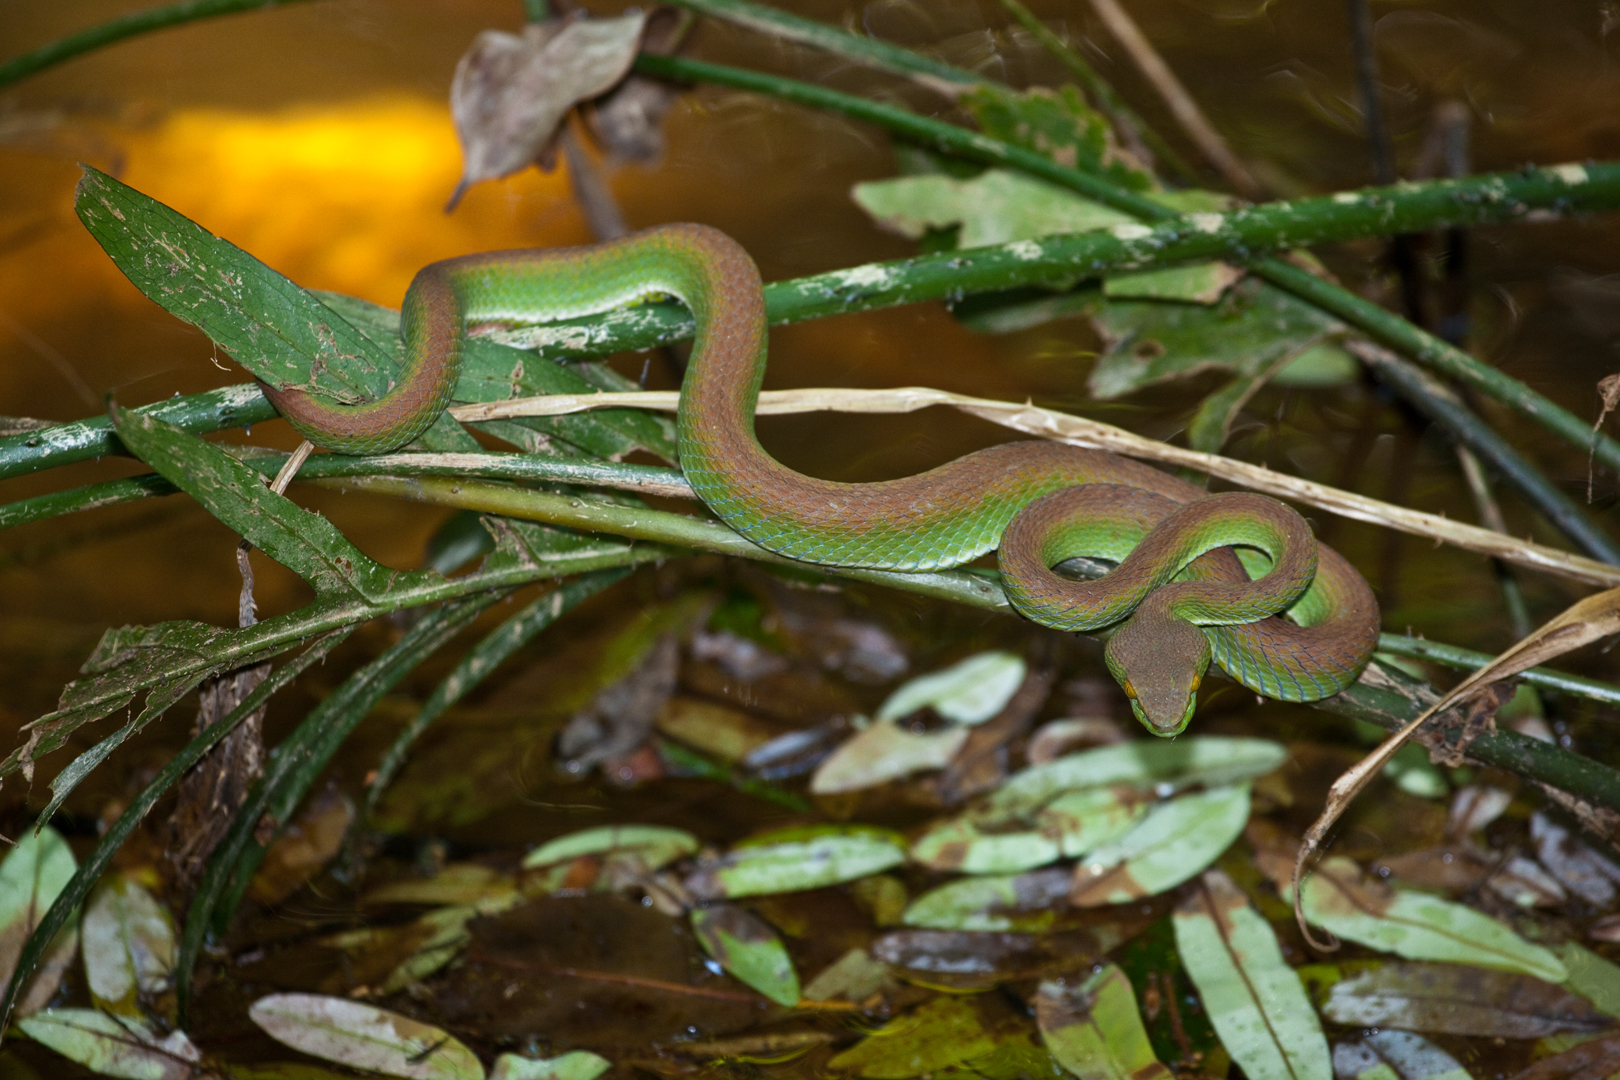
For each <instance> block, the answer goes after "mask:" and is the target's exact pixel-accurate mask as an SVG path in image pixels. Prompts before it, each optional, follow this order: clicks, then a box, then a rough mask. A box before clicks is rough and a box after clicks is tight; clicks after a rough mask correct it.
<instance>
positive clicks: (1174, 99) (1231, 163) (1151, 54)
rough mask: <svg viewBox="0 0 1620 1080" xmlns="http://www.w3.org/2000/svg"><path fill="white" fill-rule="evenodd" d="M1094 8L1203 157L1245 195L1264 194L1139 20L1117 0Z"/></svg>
mask: <svg viewBox="0 0 1620 1080" xmlns="http://www.w3.org/2000/svg"><path fill="white" fill-rule="evenodd" d="M1091 8H1092V10H1093V11H1095V12H1096V13H1097V17H1098V18H1100V19H1101V20H1102V21H1103V24H1104V25H1105V26H1107V27H1108V30H1109V32H1110V33H1112V34H1113V35H1114V37H1115V38H1117V39H1118V40H1119V43H1120V44H1121V45H1123V46H1124V47H1125V51H1126V52H1127V53H1129V54H1130V57H1131V60H1132V61H1134V62H1135V64H1136V66H1137V68H1139V69H1140V70H1141V72H1142V75H1143V76H1144V77H1145V78H1146V79H1147V81H1148V82H1149V83H1150V84H1151V85H1152V87H1153V89H1154V90H1155V91H1157V92H1158V95H1159V97H1161V98H1163V99H1164V103H1165V105H1166V106H1167V107H1168V108H1169V109H1170V115H1171V116H1174V117H1175V118H1176V123H1178V124H1180V125H1181V130H1182V131H1184V132H1186V133H1187V138H1189V139H1191V140H1192V142H1193V145H1194V146H1196V147H1198V149H1199V151H1200V152H1202V153H1203V155H1204V157H1206V158H1208V159H1209V162H1210V164H1212V165H1214V166H1215V168H1216V170H1217V171H1219V172H1220V174H1221V176H1223V177H1225V179H1226V182H1227V183H1228V184H1230V185H1232V190H1233V191H1235V192H1237V193H1238V194H1239V195H1241V196H1243V197H1244V198H1245V199H1252V200H1258V199H1263V198H1265V192H1264V191H1263V190H1262V189H1261V187H1260V182H1259V181H1258V180H1256V179H1255V178H1254V175H1253V174H1252V173H1250V172H1249V170H1248V168H1246V167H1245V166H1244V164H1243V162H1241V161H1239V160H1238V156H1237V155H1236V154H1234V153H1232V149H1231V147H1229V146H1227V145H1226V140H1225V139H1223V138H1222V137H1221V133H1220V132H1219V131H1216V130H1215V125H1214V124H1211V123H1210V122H1209V118H1208V117H1206V116H1205V115H1204V110H1202V109H1200V108H1199V107H1198V102H1196V101H1194V100H1193V96H1192V95H1191V94H1189V93H1188V92H1187V88H1186V87H1185V86H1183V85H1181V80H1180V79H1178V78H1176V73H1175V72H1173V71H1171V70H1170V65H1169V64H1166V63H1165V62H1164V58H1163V57H1161V56H1160V55H1159V51H1158V50H1157V49H1155V48H1154V47H1153V43H1152V42H1151V41H1149V40H1148V39H1147V35H1146V34H1144V33H1142V30H1141V28H1140V27H1139V26H1137V25H1136V20H1134V19H1132V18H1131V17H1130V15H1128V14H1127V13H1126V11H1125V9H1124V8H1122V7H1120V6H1119V4H1118V3H1116V2H1115V0H1091Z"/></svg>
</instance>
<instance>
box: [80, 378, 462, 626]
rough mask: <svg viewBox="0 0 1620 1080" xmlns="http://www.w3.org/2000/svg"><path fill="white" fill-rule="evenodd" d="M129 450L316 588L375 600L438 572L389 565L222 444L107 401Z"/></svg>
mask: <svg viewBox="0 0 1620 1080" xmlns="http://www.w3.org/2000/svg"><path fill="white" fill-rule="evenodd" d="M112 415H113V427H114V428H115V429H116V430H117V431H118V437H119V438H120V439H122V440H123V441H124V444H125V445H126V446H128V447H129V449H130V451H131V452H132V453H133V454H134V455H135V456H136V457H138V458H140V459H141V460H142V461H145V462H146V463H147V464H149V465H151V466H152V467H153V468H154V469H156V470H157V471H158V472H159V473H162V474H163V476H164V477H165V478H166V479H168V480H169V481H170V482H171V483H173V484H174V485H175V487H178V488H179V489H180V490H182V491H184V492H185V493H186V494H188V495H190V496H191V497H192V498H194V499H196V500H197V501H198V502H200V503H202V505H203V507H204V508H205V509H207V510H208V512H209V513H211V514H213V515H214V516H215V517H217V518H219V520H221V521H223V522H224V523H225V524H226V525H228V526H230V527H231V528H232V529H234V530H235V531H236V532H238V533H240V534H241V535H242V536H243V537H244V538H246V539H247V540H248V541H249V542H250V543H252V544H253V546H254V547H256V548H258V549H259V550H260V551H263V552H264V553H265V554H266V555H268V556H270V557H271V558H272V559H274V560H276V561H277V562H279V563H280V564H281V565H283V566H285V567H286V568H287V569H289V570H291V571H293V573H295V574H297V575H298V576H299V577H301V578H303V579H304V580H305V581H307V582H309V583H310V585H311V586H313V587H314V589H315V592H316V594H317V595H323V594H324V595H339V596H344V595H347V596H354V597H358V598H363V599H365V600H370V601H376V600H378V599H380V598H381V597H383V596H384V595H386V594H387V592H388V591H389V590H390V589H392V588H395V587H403V588H411V587H413V586H420V585H422V584H424V583H427V582H430V581H433V580H436V579H438V577H439V575H437V574H431V573H427V572H423V571H412V572H408V573H407V572H401V571H396V570H390V569H389V568H388V567H386V566H383V565H381V564H380V563H377V562H374V561H372V559H371V558H370V557H369V556H368V555H366V554H365V553H364V552H362V551H361V550H360V549H359V548H357V547H355V546H354V544H353V543H352V542H351V541H350V540H349V538H348V537H346V536H344V535H343V534H342V533H341V532H339V531H338V528H337V526H335V525H333V524H332V523H331V522H330V521H328V520H326V518H325V517H323V516H321V515H320V514H317V513H314V512H312V511H309V510H305V509H304V508H303V507H301V506H299V505H298V504H297V503H295V502H293V501H292V500H291V499H289V498H287V497H286V496H284V495H277V494H276V493H275V492H273V491H271V490H270V489H269V488H267V487H265V484H264V477H263V476H262V475H261V474H260V473H258V472H256V471H255V470H253V469H251V468H249V467H248V466H246V465H244V464H242V463H241V462H240V461H237V460H236V459H235V458H233V457H231V456H230V455H229V454H227V453H225V451H223V450H221V449H219V448H218V447H217V446H215V445H213V444H212V443H209V442H206V441H204V440H203V439H200V438H198V437H197V436H195V435H191V434H188V433H187V432H185V431H182V430H181V429H180V428H177V427H175V426H174V425H173V424H168V423H165V422H163V421H162V420H158V419H155V418H153V417H151V416H149V415H147V414H145V413H142V412H139V411H137V410H134V409H120V408H118V407H117V406H113V408H112Z"/></svg>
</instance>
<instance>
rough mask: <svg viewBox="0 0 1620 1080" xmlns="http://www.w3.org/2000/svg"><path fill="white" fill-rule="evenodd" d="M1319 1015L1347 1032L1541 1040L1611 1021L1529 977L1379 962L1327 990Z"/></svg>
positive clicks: (1559, 989)
mask: <svg viewBox="0 0 1620 1080" xmlns="http://www.w3.org/2000/svg"><path fill="white" fill-rule="evenodd" d="M1322 1015H1323V1016H1324V1017H1326V1018H1327V1019H1329V1020H1331V1021H1333V1022H1334V1023H1336V1024H1347V1025H1350V1026H1351V1027H1373V1028H1387V1027H1392V1028H1400V1029H1402V1030H1404V1031H1427V1032H1433V1033H1436V1034H1440V1035H1484V1036H1486V1037H1490V1038H1504V1039H1540V1038H1544V1037H1546V1036H1548V1035H1553V1034H1556V1033H1558V1032H1570V1033H1573V1034H1597V1033H1599V1032H1603V1031H1607V1030H1610V1029H1612V1028H1613V1026H1614V1019H1613V1018H1612V1017H1610V1016H1607V1015H1605V1014H1603V1013H1601V1012H1599V1011H1598V1010H1597V1009H1595V1008H1593V1007H1592V1004H1591V1003H1590V1002H1588V1001H1587V1000H1586V999H1585V998H1581V997H1577V996H1576V995H1574V994H1572V993H1570V992H1569V991H1568V990H1565V989H1564V988H1562V987H1559V986H1554V985H1553V984H1552V983H1548V982H1543V981H1542V980H1540V979H1535V978H1531V977H1530V976H1528V975H1515V974H1512V973H1511V972H1506V971H1490V970H1485V969H1482V968H1475V967H1464V966H1461V965H1457V964H1408V963H1385V964H1379V965H1377V966H1375V967H1373V968H1372V969H1371V970H1368V971H1363V972H1361V973H1360V974H1357V975H1352V976H1350V977H1349V978H1346V979H1343V980H1340V981H1339V982H1336V983H1334V984H1333V986H1332V987H1331V989H1330V990H1329V992H1328V994H1327V999H1326V1000H1325V1001H1323V1002H1322Z"/></svg>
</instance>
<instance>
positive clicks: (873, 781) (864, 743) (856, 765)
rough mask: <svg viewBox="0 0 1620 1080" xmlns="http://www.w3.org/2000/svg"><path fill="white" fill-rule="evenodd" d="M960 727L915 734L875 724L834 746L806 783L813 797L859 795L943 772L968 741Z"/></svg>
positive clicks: (887, 724)
mask: <svg viewBox="0 0 1620 1080" xmlns="http://www.w3.org/2000/svg"><path fill="white" fill-rule="evenodd" d="M968 734H969V732H968V729H967V728H966V727H965V726H963V725H955V726H951V727H944V728H940V729H939V730H938V731H923V732H914V731H911V730H910V729H908V728H905V727H901V726H900V725H899V724H897V723H895V722H894V721H893V720H877V721H874V722H873V723H872V724H871V725H870V726H868V727H867V728H866V729H865V730H864V731H858V732H856V733H855V734H854V735H852V736H850V737H849V738H848V739H845V740H844V741H843V742H842V743H840V744H839V746H838V749H836V750H834V751H833V752H832V754H830V755H829V756H828V757H827V759H826V760H825V761H823V762H822V763H821V764H820V765H819V766H817V767H816V771H815V774H814V775H813V776H811V778H810V791H811V793H812V794H815V795H836V794H838V793H840V792H845V791H861V790H863V789H865V788H870V787H877V786H878V785H879V784H886V783H888V782H889V781H891V780H901V779H904V778H905V777H908V776H910V775H912V774H913V773H919V772H925V771H927V770H929V769H943V768H944V767H945V766H946V765H949V764H950V763H951V760H952V759H953V758H955V757H956V754H957V751H959V750H961V749H962V747H963V746H964V745H966V744H967V740H968Z"/></svg>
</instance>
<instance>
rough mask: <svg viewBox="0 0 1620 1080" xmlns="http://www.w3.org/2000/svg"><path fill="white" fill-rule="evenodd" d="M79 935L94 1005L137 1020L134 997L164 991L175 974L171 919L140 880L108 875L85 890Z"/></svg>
mask: <svg viewBox="0 0 1620 1080" xmlns="http://www.w3.org/2000/svg"><path fill="white" fill-rule="evenodd" d="M80 934H81V935H82V937H83V948H84V974H85V981H86V982H88V983H89V984H90V998H91V1000H92V1001H94V1002H95V1003H96V1005H97V1006H98V1007H99V1008H102V1009H105V1010H107V1011H110V1012H115V1013H120V1014H122V1015H125V1016H134V1017H137V1018H138V1017H139V1016H140V1008H139V1005H138V1003H137V999H138V997H139V995H141V994H157V993H161V992H162V991H164V990H166V989H168V986H169V980H170V978H171V977H172V976H173V974H174V959H175V940H174V939H175V934H174V920H173V918H171V917H170V915H169V909H168V908H166V907H164V906H163V905H162V904H160V903H158V901H157V898H156V897H154V896H153V895H152V894H151V893H149V892H147V891H146V889H145V887H144V886H142V885H141V884H140V883H139V882H137V881H134V880H132V879H131V878H129V877H127V876H125V875H124V874H117V873H115V874H109V875H108V876H107V877H106V878H105V879H104V880H103V881H102V883H101V884H100V885H99V886H98V887H97V888H96V891H95V892H94V893H91V894H90V902H89V903H88V904H87V905H85V909H84V920H83V922H82V923H81V925H80Z"/></svg>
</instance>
